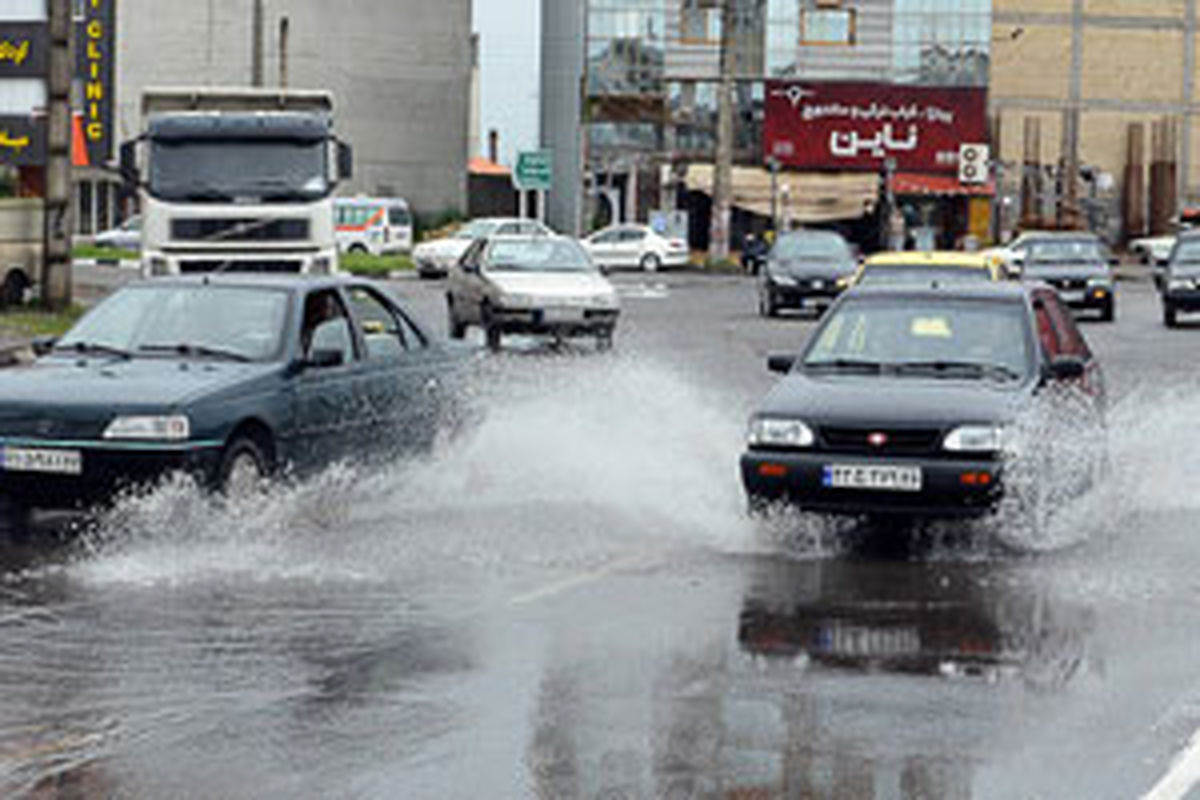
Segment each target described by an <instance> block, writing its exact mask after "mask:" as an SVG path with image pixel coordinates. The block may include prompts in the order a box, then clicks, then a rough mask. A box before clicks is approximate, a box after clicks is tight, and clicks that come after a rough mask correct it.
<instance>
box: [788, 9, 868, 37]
mask: <svg viewBox="0 0 1200 800" xmlns="http://www.w3.org/2000/svg"><path fill="white" fill-rule="evenodd" d="M857 23H858V17H857V12H856V11H855V10H854V9H852V8H809V9H805V10H804V11H803V12H802V13H801V15H800V44H802V45H842V46H848V45H852V44H854V42H855V34H856V33H857Z"/></svg>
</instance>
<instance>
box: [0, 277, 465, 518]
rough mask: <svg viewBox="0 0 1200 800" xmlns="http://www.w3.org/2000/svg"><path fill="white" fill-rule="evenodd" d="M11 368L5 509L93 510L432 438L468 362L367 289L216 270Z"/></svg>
mask: <svg viewBox="0 0 1200 800" xmlns="http://www.w3.org/2000/svg"><path fill="white" fill-rule="evenodd" d="M40 349H41V350H42V351H43V356H42V357H41V358H40V359H39V360H38V361H37V362H36V363H35V364H34V365H32V366H31V367H29V368H26V369H12V370H6V371H3V372H0V505H2V506H3V509H4V511H5V512H6V513H5V514H4V515H3V516H4V521H3V524H4V525H5V526H6V527H8V529H9V531H10V533H14V534H18V535H19V534H20V533H21V532H22V529H23V526H24V524H25V522H26V520H27V519H28V511H29V510H30V509H33V508H45V509H86V508H87V507H90V506H93V505H96V504H102V503H105V502H106V501H108V500H110V499H111V498H113V496H114V494H115V493H118V492H121V491H122V490H123V489H126V488H128V487H135V486H139V485H143V484H147V483H150V482H153V481H156V480H158V479H159V478H161V477H162V476H164V475H165V474H168V473H171V472H175V471H184V472H188V473H191V474H193V475H195V476H196V477H197V478H198V479H199V480H200V481H201V482H202V483H203V484H204V485H206V486H210V487H214V488H233V489H235V490H243V489H245V488H247V487H249V486H251V485H253V484H254V483H257V482H258V481H260V480H261V479H262V478H263V477H264V476H268V475H271V474H273V473H276V472H279V471H282V470H285V469H286V470H288V471H289V472H292V471H294V472H295V473H299V474H303V473H305V472H307V471H311V470H314V469H319V468H320V467H323V466H326V465H328V464H330V463H331V462H333V461H335V460H341V459H346V458H356V457H359V456H362V455H365V454H369V453H387V454H391V453H395V452H402V451H408V450H410V449H416V448H424V447H428V446H430V445H431V444H432V442H433V439H434V437H435V435H436V428H437V422H438V417H439V415H440V414H441V413H442V410H443V409H444V408H445V407H446V405H445V401H448V400H449V399H450V398H449V397H447V396H446V395H445V392H446V389H447V387H446V381H445V380H444V378H445V377H446V376H447V375H448V374H450V373H451V372H452V371H453V368H454V364H455V362H456V361H458V360H459V359H458V356H456V355H455V354H454V353H451V352H449V351H446V350H443V349H442V348H441V347H439V346H437V345H435V344H434V343H433V342H431V340H430V338H429V337H428V336H427V335H426V334H425V333H424V331H422V330H421V329H420V328H419V327H418V326H417V325H416V324H414V323H413V321H412V319H411V318H410V317H409V316H408V314H406V313H405V311H404V310H403V309H402V308H401V307H400V306H399V305H398V304H397V302H396V301H395V300H394V299H393V298H392V297H391V296H390V295H389V294H387V293H386V292H384V291H382V290H381V289H379V288H377V287H376V286H374V285H373V284H371V283H369V282H366V281H358V280H348V279H339V278H325V279H308V278H301V277H284V276H279V277H272V276H233V275H227V276H226V275H212V276H207V277H197V278H179V279H158V280H154V281H147V282H143V283H139V284H135V285H131V286H128V287H126V288H123V289H120V290H118V291H117V292H116V293H114V294H113V295H111V296H109V297H108V298H107V299H106V300H104V301H103V302H102V303H101V304H100V305H98V306H97V307H96V308H95V309H93V310H92V311H91V312H90V313H89V314H87V316H85V317H84V318H83V319H82V320H81V321H80V322H79V323H78V324H77V325H76V326H75V327H74V328H73V329H72V330H71V331H70V332H69V333H67V334H66V335H65V336H64V337H62V338H61V339H60V340H58V341H56V342H45V343H41V348H40Z"/></svg>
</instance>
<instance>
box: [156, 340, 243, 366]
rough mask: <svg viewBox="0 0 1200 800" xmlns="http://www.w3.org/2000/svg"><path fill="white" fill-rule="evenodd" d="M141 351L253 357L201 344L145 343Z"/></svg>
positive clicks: (199, 355)
mask: <svg viewBox="0 0 1200 800" xmlns="http://www.w3.org/2000/svg"><path fill="white" fill-rule="evenodd" d="M138 352H141V353H171V354H173V355H180V356H184V357H190V358H196V357H199V358H223V359H226V360H227V361H239V362H243V363H246V362H250V361H253V360H254V359H253V358H251V357H250V356H248V355H246V354H245V353H239V352H237V351H236V350H226V349H224V348H221V347H209V346H207V345H202V344H186V343H183V344H147V345H142V346H141V347H139V348H138Z"/></svg>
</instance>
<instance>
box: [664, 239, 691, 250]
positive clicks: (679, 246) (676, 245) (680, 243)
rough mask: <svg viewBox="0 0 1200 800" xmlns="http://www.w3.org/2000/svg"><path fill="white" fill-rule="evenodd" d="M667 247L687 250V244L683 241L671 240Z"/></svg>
mask: <svg viewBox="0 0 1200 800" xmlns="http://www.w3.org/2000/svg"><path fill="white" fill-rule="evenodd" d="M667 246H668V247H670V248H671V249H673V250H687V242H685V241H684V240H683V239H671V240H670V241H668V242H667Z"/></svg>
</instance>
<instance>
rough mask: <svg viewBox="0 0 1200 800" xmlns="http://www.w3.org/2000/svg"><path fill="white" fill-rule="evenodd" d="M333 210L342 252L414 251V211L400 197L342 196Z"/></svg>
mask: <svg viewBox="0 0 1200 800" xmlns="http://www.w3.org/2000/svg"><path fill="white" fill-rule="evenodd" d="M333 213H334V222H335V224H336V228H337V246H338V252H339V253H370V254H371V255H373V256H381V255H388V254H391V253H411V252H412V246H413V218H412V212H411V211H409V209H408V203H407V202H405V201H404V200H401V199H400V198H398V197H339V198H337V199H336V200H335V201H334V212H333Z"/></svg>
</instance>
